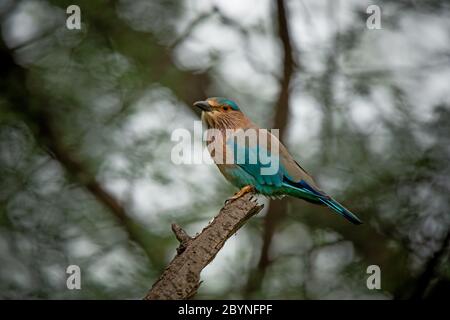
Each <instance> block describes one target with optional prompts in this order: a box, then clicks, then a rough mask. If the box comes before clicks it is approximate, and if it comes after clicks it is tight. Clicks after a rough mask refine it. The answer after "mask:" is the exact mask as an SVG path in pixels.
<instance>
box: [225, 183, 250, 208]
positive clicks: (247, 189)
mask: <svg viewBox="0 0 450 320" xmlns="http://www.w3.org/2000/svg"><path fill="white" fill-rule="evenodd" d="M254 190H255V189H254V187H253V186H250V185H248V186H245V187H243V188H242V189H241V190H239V191H238V192H236V193H235V194H234V196H232V197H230V198H228V199H227V200H225V203H224V204H225V205H228V204H230V203H231V202H233V201H235V200H237V199H239V198H240V197H242V196H244V195H245V194H246V193H249V192H253V191H254ZM252 198H253V197H252ZM250 200H251V199H250Z"/></svg>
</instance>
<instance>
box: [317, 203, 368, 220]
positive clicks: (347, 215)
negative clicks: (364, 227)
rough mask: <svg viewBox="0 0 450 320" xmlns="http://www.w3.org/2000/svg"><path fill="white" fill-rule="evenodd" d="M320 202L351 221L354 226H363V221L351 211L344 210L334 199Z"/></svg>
mask: <svg viewBox="0 0 450 320" xmlns="http://www.w3.org/2000/svg"><path fill="white" fill-rule="evenodd" d="M320 201H321V202H322V203H323V204H325V205H326V206H328V207H329V208H330V209H331V210H333V211H334V212H336V213H338V214H340V215H341V216H343V217H344V218H346V219H347V220H348V221H350V222H352V223H354V224H362V221H361V220H360V219H359V218H358V217H357V216H355V215H354V214H353V213H351V212H350V211H349V210H347V209H346V208H344V207H343V206H342V205H341V204H340V203H338V202H337V201H335V200H334V199H332V198H329V199H320Z"/></svg>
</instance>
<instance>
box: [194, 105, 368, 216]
mask: <svg viewBox="0 0 450 320" xmlns="http://www.w3.org/2000/svg"><path fill="white" fill-rule="evenodd" d="M194 106H195V107H198V108H200V109H201V110H202V120H203V121H204V122H205V124H206V125H207V127H208V129H217V130H215V131H213V130H211V131H210V130H208V140H209V141H210V143H213V141H214V147H215V148H210V149H212V150H210V152H211V156H212V157H213V159H214V161H215V162H216V164H217V166H218V168H219V170H220V171H221V173H222V174H223V175H224V176H225V178H226V179H227V180H228V181H230V182H231V183H232V184H233V185H235V186H236V187H238V188H241V190H240V191H239V192H238V193H237V194H236V195H235V196H234V197H232V198H231V200H233V199H236V198H238V197H240V196H242V195H243V194H244V193H246V192H249V191H252V190H255V191H256V192H257V193H260V194H263V195H265V196H269V197H281V196H285V195H289V196H293V197H296V198H300V199H303V200H306V201H309V202H312V203H315V204H319V205H325V206H327V207H329V208H330V209H331V210H333V211H334V212H336V213H338V214H339V215H341V216H343V217H345V218H346V219H348V220H349V221H351V222H352V223H354V224H361V223H362V222H361V220H360V219H359V218H358V217H356V216H355V215H354V214H353V213H352V212H350V211H349V210H348V209H346V208H345V207H343V206H342V205H341V204H339V203H338V202H337V201H336V200H334V199H333V198H331V197H330V196H328V195H327V194H326V193H325V192H323V191H322V190H320V188H319V187H318V186H317V184H316V183H315V182H314V180H313V178H312V177H311V176H310V175H309V174H308V173H307V172H306V171H305V170H304V169H303V168H302V167H301V166H300V165H299V164H298V163H297V162H296V161H295V160H294V159H293V157H292V156H291V155H290V154H289V152H288V151H287V149H286V148H285V147H284V146H283V144H282V143H281V142H279V140H278V138H277V137H275V136H274V135H272V134H271V133H270V132H269V131H268V130H266V129H261V128H259V127H258V126H256V125H255V124H254V123H253V122H251V121H250V120H249V119H248V118H247V117H246V116H245V115H244V114H243V113H242V111H241V110H240V109H239V107H238V105H237V104H236V103H235V102H233V101H231V100H229V99H225V98H209V99H207V100H206V101H198V102H196V103H194ZM217 131H219V132H221V133H222V136H223V139H221V140H220V139H219V140H217V139H213V138H212V135H214V134H217ZM251 131H252V132H251ZM230 132H231V133H233V134H229V133H230ZM248 132H250V133H254V135H253V137H254V139H237V138H236V135H238V134H239V133H244V134H246V133H248ZM249 136H250V135H249ZM218 141H219V142H218ZM208 146H209V147H210V146H211V145H208ZM275 146H276V147H275ZM261 154H266V155H268V156H269V157H270V159H271V162H270V161H267V162H264V161H262V159H261V156H260V155H261ZM226 159H231V160H232V161H231V162H230V161H228V162H226V161H225V160H226ZM221 160H223V161H221ZM274 164H275V166H274V168H275V170H272V171H273V172H270V174H269V173H267V171H268V169H269V168H270V166H271V165H274ZM264 170H266V173H265V172H264Z"/></svg>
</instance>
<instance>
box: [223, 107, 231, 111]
mask: <svg viewBox="0 0 450 320" xmlns="http://www.w3.org/2000/svg"><path fill="white" fill-rule="evenodd" d="M222 109H223V110H224V111H228V109H230V107H222Z"/></svg>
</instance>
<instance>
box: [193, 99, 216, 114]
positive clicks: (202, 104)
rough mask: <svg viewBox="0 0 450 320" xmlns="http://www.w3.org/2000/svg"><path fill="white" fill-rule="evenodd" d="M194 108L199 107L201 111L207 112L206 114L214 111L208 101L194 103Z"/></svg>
mask: <svg viewBox="0 0 450 320" xmlns="http://www.w3.org/2000/svg"><path fill="white" fill-rule="evenodd" d="M194 107H197V108H199V109H200V110H202V111H205V112H209V111H212V108H211V106H210V104H209V103H208V101H197V102H194Z"/></svg>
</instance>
